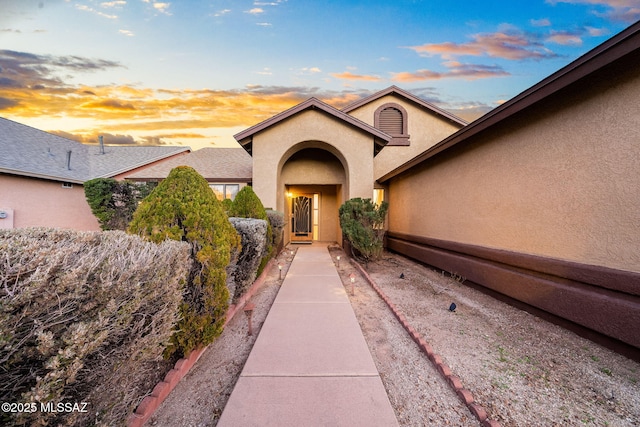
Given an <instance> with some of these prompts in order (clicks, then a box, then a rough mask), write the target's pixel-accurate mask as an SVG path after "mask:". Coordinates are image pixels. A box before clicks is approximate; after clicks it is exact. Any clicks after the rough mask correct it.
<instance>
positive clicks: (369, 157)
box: [252, 110, 373, 211]
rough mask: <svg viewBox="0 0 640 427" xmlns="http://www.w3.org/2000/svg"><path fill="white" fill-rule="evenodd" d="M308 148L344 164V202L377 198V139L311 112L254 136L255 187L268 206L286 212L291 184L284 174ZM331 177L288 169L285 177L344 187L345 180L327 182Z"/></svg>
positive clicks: (336, 120) (301, 114)
mask: <svg viewBox="0 0 640 427" xmlns="http://www.w3.org/2000/svg"><path fill="white" fill-rule="evenodd" d="M306 148H319V149H322V150H326V151H328V152H330V153H332V154H333V155H334V156H335V157H336V158H337V159H339V161H340V163H341V164H342V166H343V171H344V172H343V173H344V175H343V176H344V180H345V181H346V182H345V185H344V186H343V189H342V197H343V199H344V200H346V199H349V198H352V197H371V195H372V194H373V174H372V171H373V137H372V136H371V135H369V134H367V133H365V132H363V131H361V130H358V129H356V128H354V127H353V126H350V125H347V124H345V123H344V122H341V121H339V120H338V119H336V118H333V117H330V116H328V115H326V114H325V113H321V112H318V111H315V110H307V111H303V112H301V113H299V114H297V115H295V116H293V117H291V118H289V119H287V120H284V121H282V122H280V123H278V124H277V126H272V127H270V128H268V129H266V130H264V131H261V132H259V133H258V134H256V135H254V137H253V148H252V156H253V188H254V191H255V192H256V194H257V195H258V197H259V198H260V200H261V201H262V203H263V205H264V206H265V207H270V208H275V209H277V210H279V211H284V210H285V206H284V204H285V182H284V181H283V180H282V178H281V176H280V173H281V172H282V171H283V168H285V165H286V164H287V161H288V160H289V158H290V157H291V156H293V155H294V154H295V153H296V152H298V151H300V150H303V149H306ZM294 169H295V171H294ZM325 172H326V171H324V172H323V169H314V170H310V169H309V170H308V169H306V168H302V169H301V168H299V167H296V168H289V169H287V170H285V175H286V177H287V180H288V181H289V182H287V184H301V183H304V184H340V183H341V182H340V181H339V177H334V179H335V180H336V181H335V182H327V181H326V179H324V178H323V177H324V176H325ZM344 200H342V201H344ZM342 201H341V202H342Z"/></svg>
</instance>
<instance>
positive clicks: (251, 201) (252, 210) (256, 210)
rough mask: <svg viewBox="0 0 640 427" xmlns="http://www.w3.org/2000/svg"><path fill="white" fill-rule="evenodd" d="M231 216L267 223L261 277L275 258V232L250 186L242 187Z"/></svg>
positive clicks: (259, 268) (232, 207)
mask: <svg viewBox="0 0 640 427" xmlns="http://www.w3.org/2000/svg"><path fill="white" fill-rule="evenodd" d="M229 214H230V215H229V216H232V217H237V218H255V219H262V220H265V221H267V242H268V245H267V246H266V247H265V251H264V253H263V254H262V256H261V258H262V259H261V262H260V266H259V267H258V272H257V274H258V275H260V273H262V270H263V269H264V267H265V266H266V265H267V262H268V261H269V259H271V257H272V256H273V253H274V251H275V247H274V246H273V244H272V241H273V230H272V229H271V224H270V223H269V217H268V216H267V211H266V210H265V209H264V206H263V205H262V202H261V201H260V199H259V198H258V196H257V195H256V193H255V192H254V191H253V188H251V187H250V186H248V185H247V186H246V187H242V189H241V190H240V191H239V192H238V194H236V197H235V199H233V205H232V206H231V211H230V212H229Z"/></svg>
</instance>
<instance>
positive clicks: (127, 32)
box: [118, 30, 135, 37]
mask: <svg viewBox="0 0 640 427" xmlns="http://www.w3.org/2000/svg"><path fill="white" fill-rule="evenodd" d="M118 32H119V33H120V34H122V35H124V36H127V37H133V36H134V35H135V34H133V32H132V31H129V30H118Z"/></svg>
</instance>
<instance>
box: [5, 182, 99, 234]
mask: <svg viewBox="0 0 640 427" xmlns="http://www.w3.org/2000/svg"><path fill="white" fill-rule="evenodd" d="M2 208H10V209H13V227H14V228H24V227H55V228H69V229H74V230H86V231H91V230H100V225H99V224H98V220H97V219H96V218H95V217H94V216H93V214H92V213H91V209H90V208H89V205H88V204H87V200H86V199H85V196H84V188H83V186H82V185H80V184H73V188H62V183H61V182H55V181H47V180H42V179H35V178H26V177H20V176H13V175H5V174H0V209H2ZM0 221H2V220H0Z"/></svg>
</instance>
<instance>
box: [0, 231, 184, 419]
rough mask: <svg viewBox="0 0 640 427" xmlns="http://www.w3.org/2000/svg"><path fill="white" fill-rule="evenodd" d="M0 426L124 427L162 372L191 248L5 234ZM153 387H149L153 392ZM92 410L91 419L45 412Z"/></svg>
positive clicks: (107, 235)
mask: <svg viewBox="0 0 640 427" xmlns="http://www.w3.org/2000/svg"><path fill="white" fill-rule="evenodd" d="M0 253H1V254H2V257H1V261H0V284H1V285H0V401H2V402H13V403H34V404H36V405H37V408H38V411H36V412H35V413H33V414H22V415H19V414H8V413H0V424H1V425H11V424H19V425H21V424H27V425H38V426H44V425H105V426H106V425H109V426H110V425H122V424H124V422H125V420H126V417H127V416H128V415H129V414H130V413H131V412H132V411H133V410H134V409H135V408H136V406H137V405H138V403H139V401H140V399H142V398H143V397H144V396H145V395H146V394H148V393H149V392H150V391H151V389H152V388H153V386H154V385H155V382H154V381H157V375H158V371H159V370H160V369H162V368H163V367H164V363H165V362H164V361H163V358H162V353H163V349H164V346H165V345H166V344H167V343H168V341H169V339H170V337H171V336H172V334H173V328H174V325H175V324H176V323H177V321H178V316H177V313H178V307H179V305H180V302H181V297H182V287H183V285H184V282H185V279H186V277H187V274H188V271H189V267H190V260H189V245H187V244H186V243H180V242H164V243H162V244H160V245H156V244H152V243H149V242H145V241H143V240H142V239H140V238H138V237H136V236H129V235H126V234H125V233H123V232H120V231H109V232H76V231H61V230H50V229H19V230H0ZM150 382H151V383H150ZM63 401H64V402H88V406H87V408H86V409H87V410H88V413H57V414H56V413H47V412H42V411H40V403H43V404H47V403H49V402H54V403H57V402H63Z"/></svg>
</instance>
